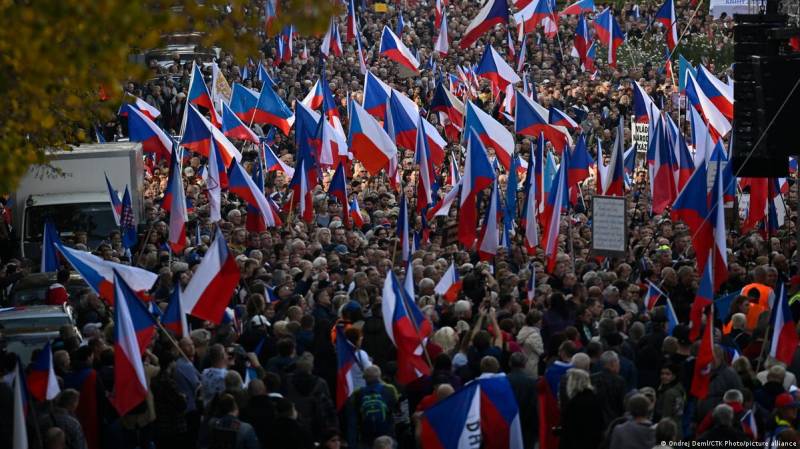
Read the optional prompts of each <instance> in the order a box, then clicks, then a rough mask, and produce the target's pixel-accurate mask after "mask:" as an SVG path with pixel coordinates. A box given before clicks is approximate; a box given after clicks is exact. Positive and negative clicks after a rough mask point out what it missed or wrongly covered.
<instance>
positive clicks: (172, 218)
mask: <svg viewBox="0 0 800 449" xmlns="http://www.w3.org/2000/svg"><path fill="white" fill-rule="evenodd" d="M179 164H180V157H178V150H177V148H176V149H174V150H173V152H172V156H171V159H170V164H169V178H168V180H167V189H166V190H165V191H164V198H163V199H162V201H161V208H162V209H164V210H166V211H167V212H169V238H168V242H169V246H170V249H172V252H174V253H177V254H180V253H181V252H182V251H183V249H184V248H185V247H186V222H188V221H189V213H188V212H187V210H186V193H185V192H184V190H183V176H181V167H180V165H179Z"/></svg>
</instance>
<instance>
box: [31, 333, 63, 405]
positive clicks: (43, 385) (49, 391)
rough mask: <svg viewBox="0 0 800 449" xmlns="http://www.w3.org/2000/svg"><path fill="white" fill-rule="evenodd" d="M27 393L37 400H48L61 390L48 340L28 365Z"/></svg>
mask: <svg viewBox="0 0 800 449" xmlns="http://www.w3.org/2000/svg"><path fill="white" fill-rule="evenodd" d="M25 380H26V382H27V384H28V393H30V395H31V396H33V398H34V399H36V400H37V401H49V400H51V399H53V398H55V397H56V396H57V395H58V393H60V392H61V388H60V387H59V386H58V379H56V373H55V371H54V370H53V350H52V347H51V345H50V342H49V341H48V342H47V344H45V345H44V347H43V348H42V349H41V350H39V354H38V355H37V356H36V358H35V359H33V360H32V361H31V364H30V365H28V375H27V376H26V379H25Z"/></svg>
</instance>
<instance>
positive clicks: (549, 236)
mask: <svg viewBox="0 0 800 449" xmlns="http://www.w3.org/2000/svg"><path fill="white" fill-rule="evenodd" d="M561 154H562V157H561V165H560V166H559V167H558V171H557V172H556V175H555V178H554V179H553V184H552V185H551V186H550V192H549V193H548V194H547V200H546V201H545V207H544V209H545V210H544V218H545V219H544V223H543V226H542V237H543V239H542V243H543V244H544V252H545V254H547V255H548V260H547V272H548V273H552V272H553V269H554V268H555V265H556V256H557V255H558V235H559V232H560V230H561V210H562V209H563V208H565V207H567V206H568V205H569V204H568V201H569V190H568V185H567V183H568V182H569V180H568V178H567V173H568V170H569V166H570V164H569V151H564V152H563V153H561Z"/></svg>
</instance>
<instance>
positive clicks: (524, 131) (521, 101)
mask: <svg viewBox="0 0 800 449" xmlns="http://www.w3.org/2000/svg"><path fill="white" fill-rule="evenodd" d="M516 96H517V97H516V111H515V112H514V131H515V132H516V133H517V134H520V135H523V136H532V137H536V136H538V135H539V134H540V133H541V134H544V137H545V138H546V139H547V140H548V141H550V143H552V144H553V148H555V149H556V150H557V151H558V152H559V153H563V151H564V148H566V147H567V145H572V137H571V136H570V135H569V132H568V131H567V130H566V128H564V127H561V126H554V125H552V124H550V111H548V110H547V109H546V108H545V107H544V106H542V105H540V104H539V103H537V102H535V101H533V100H532V99H531V98H529V97H527V96H525V95H524V94H523V93H522V92H520V91H516Z"/></svg>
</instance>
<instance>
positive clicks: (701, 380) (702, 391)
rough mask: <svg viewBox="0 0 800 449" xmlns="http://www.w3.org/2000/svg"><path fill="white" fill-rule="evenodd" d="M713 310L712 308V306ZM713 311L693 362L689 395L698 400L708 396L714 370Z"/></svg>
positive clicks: (707, 320)
mask: <svg viewBox="0 0 800 449" xmlns="http://www.w3.org/2000/svg"><path fill="white" fill-rule="evenodd" d="M711 308H712V309H713V308H714V306H713V305H712V306H711ZM713 316H714V313H713V310H712V313H710V314H709V315H708V318H707V319H706V326H705V331H704V332H703V339H702V340H701V341H700V347H699V348H698V350H697V357H696V358H695V361H694V373H693V375H692V387H691V390H690V393H691V394H692V396H694V397H696V398H697V399H699V400H703V399H705V398H706V397H707V396H708V389H709V386H710V385H711V371H712V369H713V368H714V325H713Z"/></svg>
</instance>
